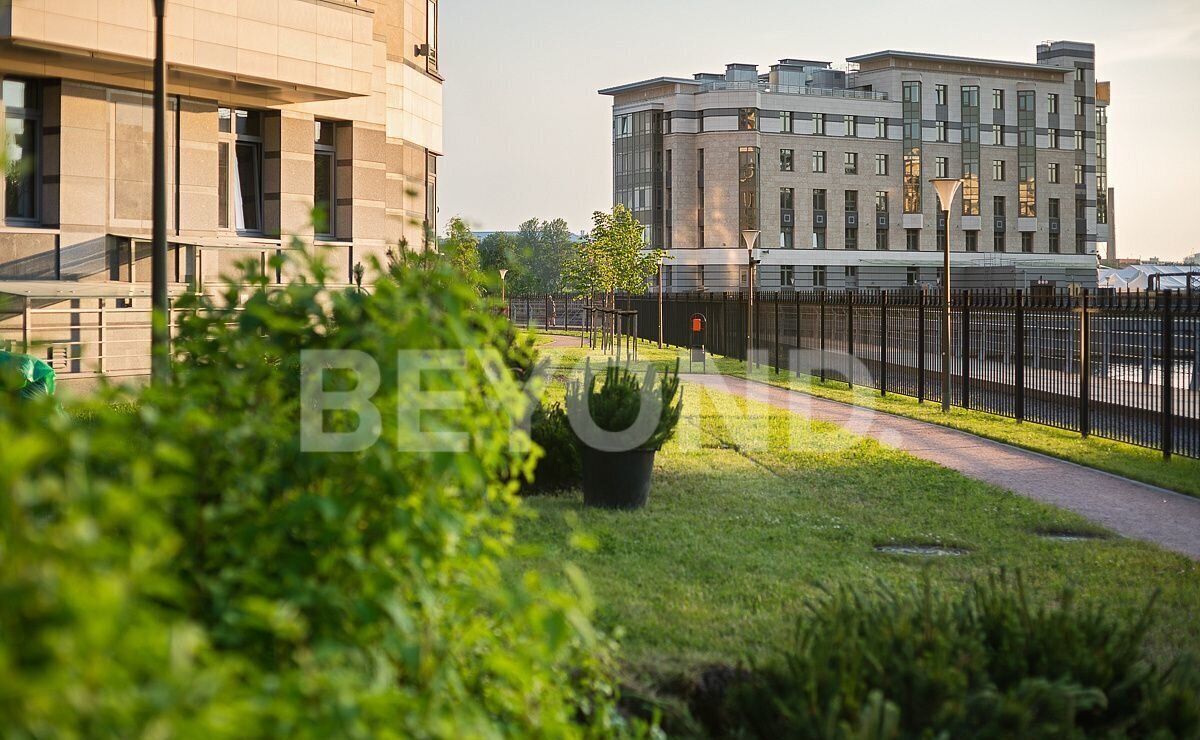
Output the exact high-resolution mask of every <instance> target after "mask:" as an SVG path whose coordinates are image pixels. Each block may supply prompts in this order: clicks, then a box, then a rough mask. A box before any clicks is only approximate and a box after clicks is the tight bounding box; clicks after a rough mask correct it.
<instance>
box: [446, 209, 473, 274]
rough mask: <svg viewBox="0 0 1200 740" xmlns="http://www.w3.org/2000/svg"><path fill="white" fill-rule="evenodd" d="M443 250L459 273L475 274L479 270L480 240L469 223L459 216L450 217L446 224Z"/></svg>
mask: <svg viewBox="0 0 1200 740" xmlns="http://www.w3.org/2000/svg"><path fill="white" fill-rule="evenodd" d="M442 251H443V252H444V253H445V254H446V256H447V257H448V258H449V259H450V264H451V265H453V266H454V269H455V270H457V271H458V272H459V274H461V275H471V276H474V275H475V274H476V273H477V272H479V265H480V261H479V240H478V239H476V238H475V234H474V233H472V231H471V228H470V227H469V226H467V223H466V222H465V221H463V220H462V219H461V218H459V217H458V216H455V217H454V218H452V219H450V223H449V224H447V225H446V238H445V239H443V240H442Z"/></svg>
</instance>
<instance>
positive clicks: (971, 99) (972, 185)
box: [961, 85, 980, 216]
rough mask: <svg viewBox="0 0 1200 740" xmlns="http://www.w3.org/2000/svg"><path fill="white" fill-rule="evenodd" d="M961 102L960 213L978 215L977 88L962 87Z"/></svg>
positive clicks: (971, 86) (974, 86)
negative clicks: (961, 195) (961, 185)
mask: <svg viewBox="0 0 1200 740" xmlns="http://www.w3.org/2000/svg"><path fill="white" fill-rule="evenodd" d="M961 101H962V181H963V198H962V212H963V215H964V216H978V215H979V170H980V166H979V87H978V86H976V85H967V86H964V87H963V88H962V90H961Z"/></svg>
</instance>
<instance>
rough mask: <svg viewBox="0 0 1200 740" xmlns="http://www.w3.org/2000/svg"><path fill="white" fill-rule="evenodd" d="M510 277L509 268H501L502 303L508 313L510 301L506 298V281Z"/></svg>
mask: <svg viewBox="0 0 1200 740" xmlns="http://www.w3.org/2000/svg"><path fill="white" fill-rule="evenodd" d="M507 277H508V268H503V269H501V270H500V305H501V306H503V307H504V312H505V313H508V303H507V302H506V301H505V300H504V283H505V278H507Z"/></svg>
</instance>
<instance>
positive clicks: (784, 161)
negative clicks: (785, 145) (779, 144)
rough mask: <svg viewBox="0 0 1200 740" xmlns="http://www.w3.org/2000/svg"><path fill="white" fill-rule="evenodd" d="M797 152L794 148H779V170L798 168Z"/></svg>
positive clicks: (789, 170)
mask: <svg viewBox="0 0 1200 740" xmlns="http://www.w3.org/2000/svg"><path fill="white" fill-rule="evenodd" d="M795 163H796V152H795V151H794V150H792V149H780V150H779V171H780V172H792V171H793V170H795V168H796V164H795Z"/></svg>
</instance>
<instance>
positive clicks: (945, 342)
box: [942, 204, 966, 412]
mask: <svg viewBox="0 0 1200 740" xmlns="http://www.w3.org/2000/svg"><path fill="white" fill-rule="evenodd" d="M948 205H949V204H947V206H948ZM945 213H946V244H945V247H946V252H945V257H944V259H943V267H942V293H943V296H942V411H943V412H947V411H949V410H950V209H949V208H948V207H947V209H946V211H945ZM963 359H964V360H965V359H966V358H963Z"/></svg>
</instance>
